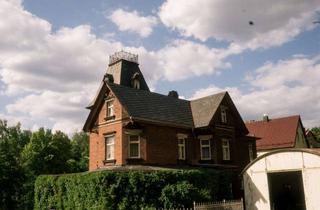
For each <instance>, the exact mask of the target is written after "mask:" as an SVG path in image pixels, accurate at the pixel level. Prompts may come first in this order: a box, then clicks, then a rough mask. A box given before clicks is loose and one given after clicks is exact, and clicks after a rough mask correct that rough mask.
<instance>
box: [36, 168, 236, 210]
mask: <svg viewBox="0 0 320 210" xmlns="http://www.w3.org/2000/svg"><path fill="white" fill-rule="evenodd" d="M231 179H232V174H231V172H230V171H216V170H212V169H211V170H210V169H192V170H159V171H149V172H145V171H144V172H142V171H123V172H114V171H107V170H105V171H97V172H86V173H77V174H66V175H58V176H57V175H42V176H39V177H38V178H37V180H36V183H35V206H34V208H35V209H37V210H43V209H70V210H71V209H97V210H98V209H99V210H100V209H101V210H102V209H103V210H105V209H141V208H144V209H147V208H179V207H191V206H192V203H193V201H196V202H205V201H213V200H219V199H223V198H224V199H229V198H231V196H232V195H231V192H230V190H226V189H229V186H230V183H231Z"/></svg>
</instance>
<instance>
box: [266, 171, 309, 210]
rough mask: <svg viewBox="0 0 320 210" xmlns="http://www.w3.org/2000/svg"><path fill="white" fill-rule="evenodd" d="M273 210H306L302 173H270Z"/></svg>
mask: <svg viewBox="0 0 320 210" xmlns="http://www.w3.org/2000/svg"><path fill="white" fill-rule="evenodd" d="M268 183H269V196H270V205H271V210H305V209H306V205H305V197H304V190H303V181H302V173H301V171H290V172H277V173H268Z"/></svg>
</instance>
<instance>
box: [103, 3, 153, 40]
mask: <svg viewBox="0 0 320 210" xmlns="http://www.w3.org/2000/svg"><path fill="white" fill-rule="evenodd" d="M109 19H110V20H111V21H112V22H114V23H115V24H116V25H117V26H118V28H119V30H120V31H130V32H134V33H137V34H139V35H140V36H142V37H147V36H149V35H150V34H151V33H152V30H153V29H152V28H153V27H154V26H155V25H156V24H157V22H158V21H157V18H156V17H153V16H146V17H144V16H141V15H140V14H139V13H138V12H137V11H132V12H128V11H125V10H123V9H117V10H115V11H114V12H112V14H111V15H110V16H109Z"/></svg>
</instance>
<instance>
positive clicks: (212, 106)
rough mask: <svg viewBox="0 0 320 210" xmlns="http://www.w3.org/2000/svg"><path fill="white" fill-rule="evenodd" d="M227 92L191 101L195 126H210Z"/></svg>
mask: <svg viewBox="0 0 320 210" xmlns="http://www.w3.org/2000/svg"><path fill="white" fill-rule="evenodd" d="M226 93H227V92H221V93H217V94H214V95H210V96H207V97H204V98H199V99H196V100H193V101H190V105H191V110H192V116H193V122H194V127H196V128H199V127H205V126H208V125H209V123H210V121H211V119H212V117H213V115H214V114H215V113H216V111H217V109H218V107H219V105H220V103H221V101H222V99H223V98H224V96H225V95H226Z"/></svg>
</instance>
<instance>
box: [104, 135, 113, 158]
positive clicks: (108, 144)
mask: <svg viewBox="0 0 320 210" xmlns="http://www.w3.org/2000/svg"><path fill="white" fill-rule="evenodd" d="M109 138H113V142H112V143H108V139H109ZM104 139H105V144H106V151H105V155H106V157H105V159H106V160H114V159H115V157H114V154H115V135H114V134H113V135H107V136H105V137H104ZM111 146H112V147H113V154H111V155H110V158H108V147H111Z"/></svg>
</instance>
